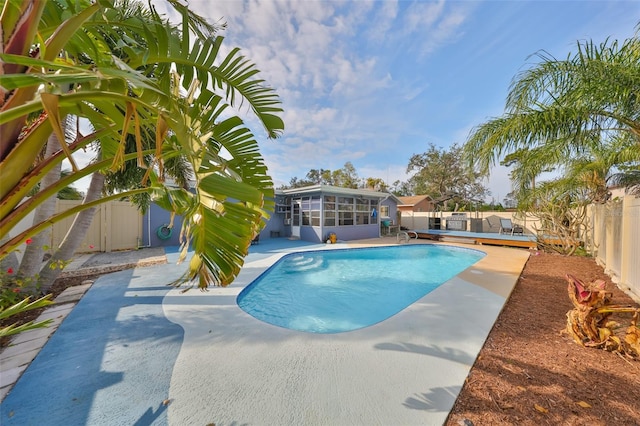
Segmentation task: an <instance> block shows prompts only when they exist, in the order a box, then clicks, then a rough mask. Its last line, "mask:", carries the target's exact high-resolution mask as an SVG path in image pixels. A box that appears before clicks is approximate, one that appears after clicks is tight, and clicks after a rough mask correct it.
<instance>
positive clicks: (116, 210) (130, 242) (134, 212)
mask: <svg viewBox="0 0 640 426" xmlns="http://www.w3.org/2000/svg"><path fill="white" fill-rule="evenodd" d="M57 201H58V202H57V204H56V213H60V212H63V211H65V210H68V209H70V208H72V207H75V206H77V205H79V204H80V203H81V201H71V200H57ZM74 217H75V215H74V216H71V217H68V218H66V219H64V220H62V221H60V222H58V223H56V224H55V225H54V226H53V231H52V233H51V247H57V246H58V245H59V244H60V242H62V239H63V238H64V236H65V235H66V234H67V232H68V230H69V229H70V228H71V224H72V223H73V219H74ZM141 238H142V215H141V214H140V212H139V211H138V209H136V208H135V207H134V206H132V205H131V203H129V202H127V201H112V202H109V203H104V204H100V205H99V206H98V207H97V209H96V213H95V216H94V217H93V221H92V222H91V227H90V228H89V230H88V231H87V235H86V236H85V238H84V241H83V242H82V245H81V246H80V248H79V249H78V250H77V252H79V253H87V252H110V251H117V250H130V249H136V248H138V247H139V246H140V241H141Z"/></svg>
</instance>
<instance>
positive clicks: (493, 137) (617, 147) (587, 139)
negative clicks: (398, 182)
mask: <svg viewBox="0 0 640 426" xmlns="http://www.w3.org/2000/svg"><path fill="white" fill-rule="evenodd" d="M639 33H640V26H639V27H638V31H637V32H636V35H635V36H634V37H633V38H630V39H628V40H625V41H624V42H623V43H621V44H620V43H618V42H617V41H608V40H607V41H605V42H604V43H602V44H600V45H596V44H594V43H593V42H578V44H577V53H575V54H573V55H569V56H568V57H567V59H565V60H558V59H556V58H554V57H552V56H550V55H548V54H546V53H544V52H542V53H538V54H536V56H537V57H538V58H539V59H540V63H538V64H537V65H536V66H534V67H533V68H531V69H528V70H526V71H524V72H522V73H521V74H519V75H518V76H517V77H516V79H515V80H514V82H513V83H512V85H511V88H510V93H509V95H508V97H507V103H506V113H505V115H504V116H502V117H499V118H495V119H492V120H490V121H488V122H487V123H484V124H482V125H480V126H478V127H476V128H475V129H474V130H473V131H472V132H471V134H470V136H469V139H468V141H467V143H466V144H465V146H464V152H465V157H466V159H467V161H468V162H469V163H470V164H473V165H474V166H476V167H478V168H479V169H480V170H481V171H484V172H486V171H488V170H489V168H490V167H491V166H492V165H493V164H495V162H496V161H498V160H499V159H500V157H502V156H503V155H505V154H509V153H514V152H518V151H520V150H524V151H527V159H528V162H529V165H528V167H527V169H526V171H520V172H518V173H519V174H520V176H521V177H522V178H525V179H527V180H531V178H534V177H535V176H536V173H534V174H533V175H531V172H536V171H538V172H539V171H541V170H543V169H545V168H548V167H550V166H560V167H561V166H566V165H569V164H571V162H572V159H575V158H581V159H586V158H589V156H590V155H591V153H593V152H594V151H595V152H598V153H599V154H598V155H599V156H600V157H602V152H603V150H604V151H607V153H608V154H609V155H610V156H611V157H613V156H614V154H615V156H616V158H615V163H613V164H612V165H613V166H623V165H625V164H627V165H632V166H633V165H634V164H635V167H636V168H637V164H638V162H639V161H640V96H639V94H640V38H639V37H638V34H639ZM520 164H522V162H518V165H520Z"/></svg>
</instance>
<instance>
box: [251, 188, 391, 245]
mask: <svg viewBox="0 0 640 426" xmlns="http://www.w3.org/2000/svg"><path fill="white" fill-rule="evenodd" d="M275 202H276V208H275V212H274V214H273V215H272V217H271V218H270V219H269V221H268V222H267V225H266V226H265V228H264V229H263V230H262V232H261V233H260V239H261V240H262V239H263V238H277V237H291V238H300V239H301V240H304V241H310V242H323V241H326V240H327V239H328V238H329V236H330V235H331V234H332V233H333V234H335V235H336V237H337V238H338V239H339V240H345V241H348V240H359V239H365V238H377V237H379V236H380V235H381V223H383V222H384V223H385V224H386V225H389V224H397V205H398V203H399V202H400V200H399V199H398V197H396V196H395V195H393V194H390V193H387V192H377V191H372V190H369V189H352V188H342V187H337V186H330V185H313V186H307V187H303V188H291V189H284V190H276V192H275Z"/></svg>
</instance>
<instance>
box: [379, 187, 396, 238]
mask: <svg viewBox="0 0 640 426" xmlns="http://www.w3.org/2000/svg"><path fill="white" fill-rule="evenodd" d="M389 197H391V194H387V196H386V197H384V198H383V199H382V200H380V202H379V203H378V215H377V218H378V238H382V229H381V226H380V207H381V206H382V203H384V202H385V201H387V200H388V199H389ZM398 226H400V225H398ZM398 229H400V228H398Z"/></svg>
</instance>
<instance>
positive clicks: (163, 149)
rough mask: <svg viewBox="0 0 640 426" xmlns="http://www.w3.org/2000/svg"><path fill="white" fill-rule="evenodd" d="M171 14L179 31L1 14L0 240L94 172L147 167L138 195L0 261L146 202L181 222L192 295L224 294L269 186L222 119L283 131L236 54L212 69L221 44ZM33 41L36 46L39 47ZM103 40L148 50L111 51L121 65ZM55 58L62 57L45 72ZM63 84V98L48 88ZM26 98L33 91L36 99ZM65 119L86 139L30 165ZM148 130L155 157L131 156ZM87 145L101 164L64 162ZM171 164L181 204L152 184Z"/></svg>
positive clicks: (78, 7)
mask: <svg viewBox="0 0 640 426" xmlns="http://www.w3.org/2000/svg"><path fill="white" fill-rule="evenodd" d="M62 3H65V4H62ZM172 4H173V6H174V8H175V9H176V11H177V12H178V13H180V14H181V16H182V17H183V23H182V26H181V27H180V28H177V27H173V26H171V25H166V24H167V23H166V22H165V21H163V20H162V19H161V18H160V16H158V15H157V14H156V13H155V11H153V10H150V12H149V13H150V16H152V17H153V18H154V19H153V20H152V21H145V20H143V19H138V20H136V19H134V18H132V17H129V18H127V19H122V18H123V17H122V10H123V9H122V8H121V7H118V5H115V6H113V7H111V6H105V5H103V4H102V3H94V4H90V3H89V2H88V1H84V2H76V1H73V2H72V1H69V2H68V3H66V2H39V1H36V0H32V1H16V0H9V1H7V2H5V4H4V8H3V11H2V27H3V28H2V29H3V34H5V35H11V39H10V40H9V42H6V43H5V44H4V45H3V48H4V50H3V52H2V55H1V57H2V60H3V63H2V66H3V69H2V74H1V75H0V87H2V88H3V89H2V90H3V93H2V95H3V98H2V101H1V102H2V103H1V104H0V132H2V134H3V138H2V142H1V144H0V145H1V146H0V174H2V176H3V185H2V187H1V188H0V196H1V197H2V203H1V205H0V240H1V239H2V238H3V237H5V236H6V235H8V233H9V231H10V230H11V229H12V228H13V227H14V226H15V224H16V223H18V222H19V221H20V220H21V218H23V217H24V216H25V215H26V214H27V213H28V212H30V211H32V210H33V209H34V208H35V207H37V206H38V205H39V204H40V203H42V202H43V201H44V200H45V199H46V198H48V197H49V196H50V195H51V194H54V193H56V192H57V191H58V190H59V189H60V188H61V187H63V186H66V185H67V184H69V183H72V182H75V181H76V180H77V179H80V178H82V177H84V176H87V175H89V174H91V173H93V172H96V171H101V170H102V171H104V170H108V169H110V170H117V169H118V168H119V167H120V166H121V165H122V164H123V162H124V161H126V160H128V159H131V158H139V159H142V158H143V157H144V156H145V155H151V156H153V160H154V163H153V164H152V166H151V167H149V168H147V169H146V176H145V183H146V186H144V187H142V188H136V189H133V190H130V191H126V192H125V193H123V194H117V195H112V196H107V197H103V198H99V199H97V200H95V201H93V202H89V203H85V204H84V205H83V206H81V207H79V208H75V209H71V210H70V211H68V212H66V213H64V214H61V215H57V216H54V217H51V218H49V220H48V221H47V223H40V224H37V225H34V226H33V227H31V228H30V229H28V230H27V231H25V232H22V233H20V234H18V235H15V236H12V237H11V238H10V239H9V240H8V242H6V243H4V244H2V245H0V259H1V258H3V257H4V256H6V255H8V253H10V252H11V251H12V250H15V249H16V248H17V247H18V246H19V245H20V244H21V243H22V242H24V241H25V240H26V239H27V238H29V237H30V236H32V235H35V234H37V233H38V232H39V231H41V230H42V229H44V228H45V227H47V226H49V225H50V224H51V223H54V222H55V221H58V220H60V219H61V218H63V217H66V216H69V215H71V214H75V213H77V212H78V211H81V210H84V209H87V208H91V207H93V206H95V205H97V204H98V203H101V202H105V201H108V200H110V199H114V198H120V197H122V196H132V195H135V194H141V193H149V194H151V195H152V197H154V198H155V199H156V200H157V202H158V203H159V204H160V205H162V206H164V207H166V208H168V209H169V210H171V211H173V212H175V213H177V214H182V215H184V218H185V220H184V224H185V233H186V235H187V237H188V238H187V240H186V241H185V245H184V247H185V252H183V253H186V247H187V246H188V245H189V242H191V246H192V247H193V249H194V251H195V254H194V256H193V258H192V259H191V262H190V263H189V269H188V271H187V273H186V275H185V277H184V278H185V279H187V280H192V279H196V278H197V279H198V285H199V286H200V287H206V286H208V285H212V284H213V285H227V284H229V283H230V282H231V281H232V280H233V279H234V278H235V276H236V275H237V273H238V272H239V270H240V267H241V265H242V259H243V257H244V255H246V253H247V250H248V247H249V245H250V242H251V239H252V238H253V236H254V234H255V233H256V232H258V231H259V230H260V229H261V227H262V226H264V222H263V221H262V218H263V217H264V216H266V215H268V212H269V211H270V210H272V208H273V202H272V201H271V200H270V199H271V198H272V195H273V185H272V182H271V179H270V178H269V176H268V174H267V169H266V166H265V165H264V162H263V160H262V157H261V156H260V154H259V151H258V144H257V142H256V140H255V137H254V136H253V134H252V132H251V131H250V130H249V129H248V128H247V127H246V126H245V124H244V123H243V122H242V120H241V119H240V118H238V117H237V116H235V115H233V114H232V115H231V117H228V115H229V114H228V111H229V108H230V107H231V108H233V107H236V106H238V105H240V104H241V103H243V102H244V103H246V105H248V106H249V107H250V109H251V111H252V112H253V113H254V114H255V116H256V117H257V118H258V120H259V121H260V122H261V123H262V125H263V126H264V128H265V130H266V132H267V135H268V136H269V137H272V138H274V137H277V136H278V134H279V133H280V132H281V131H282V130H283V128H284V125H283V123H282V120H281V119H280V118H279V116H278V114H279V113H280V112H281V109H280V107H279V100H278V97H277V95H276V94H275V93H274V92H273V90H272V89H270V88H268V87H266V86H264V82H263V80H260V79H259V78H257V75H258V70H257V69H256V68H255V66H254V65H253V64H252V63H251V62H249V61H248V60H247V59H246V58H244V57H243V56H242V55H241V54H240V52H239V50H238V49H234V50H232V51H231V52H230V53H229V54H228V55H226V57H224V58H221V59H222V60H219V58H218V54H219V49H220V46H221V43H222V41H223V38H222V37H219V36H217V37H216V36H211V35H210V34H208V31H207V28H206V26H205V25H204V24H205V23H204V21H202V20H198V19H197V18H194V17H193V14H192V13H190V12H189V11H188V10H187V9H186V7H184V6H182V5H180V4H179V3H177V2H172ZM98 11H99V12H100V13H96V12H98ZM67 16H68V18H66V17H67ZM63 17H65V19H63ZM38 23H40V26H38ZM36 30H37V31H38V34H39V35H41V36H42V39H44V40H45V42H44V43H42V44H41V45H38V44H37V41H38V40H39V38H37V37H36ZM129 34H135V36H132V37H127V35H129ZM107 35H108V36H111V37H114V38H118V37H122V38H127V40H128V41H129V42H131V41H132V40H136V39H137V38H139V37H143V38H146V39H151V38H153V39H154V43H144V45H142V44H140V45H136V44H135V43H131V44H127V43H125V44H121V47H122V48H123V49H126V50H127V51H128V52H129V53H128V55H127V58H128V62H125V61H123V60H119V59H117V58H116V57H114V55H112V52H109V51H108V50H105V46H107V45H108V43H106V42H104V39H105V37H106V36H107ZM192 37H193V38H192ZM32 46H38V49H37V50H32V49H31V48H32ZM63 49H64V50H65V52H72V53H75V54H69V55H65V57H64V58H65V60H64V61H61V60H57V59H56V58H57V57H58V55H59V52H61V51H62V50H63ZM76 58H77V59H76ZM87 58H89V60H87ZM86 63H89V64H90V65H86ZM142 69H145V70H150V71H149V72H140V70H142ZM42 70H44V71H42ZM42 85H43V86H42ZM65 85H68V86H70V87H72V88H73V89H72V90H71V91H69V92H67V91H61V90H59V89H60V88H61V87H64V86H65ZM39 87H44V92H42V93H38V92H37V90H38V88H39ZM218 90H221V91H222V92H221V94H218V93H217V91H218ZM41 110H44V111H45V113H46V115H45V117H44V118H43V119H42V120H40V121H38V122H36V123H34V124H33V125H32V126H30V127H29V128H24V124H25V119H24V117H25V116H26V115H27V114H29V113H35V112H38V111H41ZM223 112H224V114H225V115H224V117H223ZM66 115H75V116H78V117H82V118H85V119H87V120H88V121H89V122H91V124H92V127H93V129H94V130H93V131H92V132H91V133H90V134H88V135H85V136H82V137H79V138H77V139H76V140H74V141H71V142H67V141H65V142H64V143H62V144H61V147H62V150H61V151H59V152H57V153H56V154H54V155H53V156H51V157H48V158H45V159H44V160H42V161H37V158H36V156H35V155H34V153H35V152H39V151H40V150H41V148H42V146H43V143H44V142H43V141H46V137H47V135H49V134H51V133H52V132H54V133H56V134H57V135H58V137H59V139H60V140H61V141H64V140H65V139H64V136H63V132H62V126H61V125H60V123H61V120H62V119H63V118H64V117H65V116H66ZM225 117H228V118H225ZM151 130H152V131H153V133H154V134H155V135H156V141H155V142H156V143H155V147H154V149H152V150H144V149H143V148H142V144H141V140H142V136H141V135H142V134H144V133H151ZM127 135H133V136H134V137H135V139H136V141H140V143H139V144H138V149H137V151H136V152H135V153H131V154H126V153H125V150H124V146H125V141H126V139H127ZM90 143H98V144H99V146H100V150H101V152H102V159H101V160H100V161H98V162H96V163H93V164H90V165H88V166H86V167H84V168H79V167H77V165H76V164H75V163H74V162H73V158H72V154H73V152H75V151H77V150H79V149H82V148H84V147H85V146H87V145H88V144H90ZM222 152H224V156H223V155H221V153H222ZM179 156H184V157H185V158H186V159H188V161H189V163H190V165H191V167H192V169H193V170H194V177H195V181H196V184H197V190H196V193H195V194H193V193H191V192H188V191H186V190H184V189H174V188H168V187H166V186H164V185H163V179H164V162H165V161H166V160H168V159H170V158H175V157H179ZM64 158H69V159H70V160H71V163H72V173H71V175H70V176H68V177H66V178H63V179H61V180H59V181H58V182H56V183H55V184H53V185H49V186H48V187H45V188H43V189H42V191H40V192H39V193H38V194H37V195H35V196H34V197H31V198H30V199H28V200H24V195H25V194H26V193H27V192H28V191H29V190H30V189H31V188H33V187H34V186H35V185H36V184H37V183H38V181H39V180H40V177H41V176H42V175H44V174H45V173H46V172H47V171H48V170H50V169H51V168H52V167H54V166H55V165H56V164H59V163H60V162H61V161H62V160H63V159H64ZM34 164H35V166H32V165H34ZM141 165H143V164H142V162H141ZM5 177H7V179H6V180H5Z"/></svg>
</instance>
